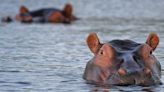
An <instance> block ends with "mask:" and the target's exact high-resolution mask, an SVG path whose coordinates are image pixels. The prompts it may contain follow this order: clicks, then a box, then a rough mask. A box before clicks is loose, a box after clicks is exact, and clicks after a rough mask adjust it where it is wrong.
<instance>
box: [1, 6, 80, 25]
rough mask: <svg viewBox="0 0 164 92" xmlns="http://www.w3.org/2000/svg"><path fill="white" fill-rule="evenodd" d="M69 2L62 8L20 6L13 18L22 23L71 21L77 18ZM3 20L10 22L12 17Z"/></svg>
mask: <svg viewBox="0 0 164 92" xmlns="http://www.w3.org/2000/svg"><path fill="white" fill-rule="evenodd" d="M72 13H73V8H72V5H71V4H69V3H68V4H66V5H65V7H64V9H63V10H60V9H56V8H42V9H38V10H33V11H29V10H28V9H27V8H26V7H25V6H21V7H20V9H19V13H18V14H17V15H16V17H15V19H16V20H17V21H20V22H22V23H32V22H35V23H47V22H48V23H71V22H72V21H74V20H77V19H78V18H77V17H75V16H74V15H73V14H72ZM2 21H3V22H11V21H12V18H11V17H9V16H7V17H4V18H2Z"/></svg>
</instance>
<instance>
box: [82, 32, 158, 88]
mask: <svg viewBox="0 0 164 92" xmlns="http://www.w3.org/2000/svg"><path fill="white" fill-rule="evenodd" d="M86 42H87V45H88V47H89V49H90V51H91V52H92V53H93V54H94V56H93V58H92V59H91V60H90V61H89V62H88V63H87V64H86V68H85V70H84V74H83V78H84V79H85V80H86V81H87V82H88V83H92V84H100V85H123V86H124V85H141V86H150V85H156V84H161V81H160V78H161V65H160V62H159V61H158V60H157V59H156V57H155V56H154V55H153V52H154V51H155V49H156V47H157V46H158V43H159V37H158V35H157V34H156V33H153V32H152V33H150V34H149V36H148V38H147V40H146V42H145V43H137V42H134V41H132V40H119V39H116V40H111V41H109V42H106V43H101V42H100V40H99V38H98V36H97V34H96V33H90V34H89V36H88V37H87V40H86Z"/></svg>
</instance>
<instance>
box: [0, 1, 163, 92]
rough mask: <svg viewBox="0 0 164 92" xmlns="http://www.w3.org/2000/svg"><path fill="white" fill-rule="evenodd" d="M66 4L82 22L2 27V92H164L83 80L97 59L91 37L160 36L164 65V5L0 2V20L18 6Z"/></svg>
mask: <svg viewBox="0 0 164 92" xmlns="http://www.w3.org/2000/svg"><path fill="white" fill-rule="evenodd" d="M67 2H70V3H72V4H73V6H74V14H75V15H77V16H78V17H80V18H81V20H79V21H76V22H74V23H73V24H72V25H63V24H21V23H18V22H14V23H10V24H4V23H0V92H163V91H162V90H164V86H163V85H159V86H151V87H141V86H127V87H120V86H110V87H109V86H108V87H105V86H95V85H90V84H86V83H85V81H84V80H83V79H82V75H83V71H84V68H85V65H86V63H87V61H88V60H90V59H91V58H92V56H93V55H92V54H91V52H90V51H89V49H88V47H87V46H86V42H85V40H86V37H87V36H88V34H89V33H90V32H96V33H98V36H99V37H100V40H101V42H106V41H109V40H113V39H132V40H134V41H136V42H140V43H144V42H145V41H146V38H147V36H148V34H149V33H150V32H156V33H157V34H158V35H159V37H160V44H159V46H158V48H157V49H156V51H155V52H154V54H155V55H156V57H157V58H158V60H159V61H160V62H161V64H162V66H163V65H164V63H163V60H164V56H163V54H164V43H163V41H164V32H163V30H164V16H163V14H164V7H163V5H164V1H163V0H69V1H67V0H36V1H34V0H1V3H0V12H1V15H0V17H3V16H7V15H11V16H14V15H15V14H16V13H17V12H18V8H19V6H20V5H25V6H27V7H29V9H30V10H33V9H39V8H43V7H44V8H45V7H58V8H60V9H62V8H63V6H64V4H65V3H67ZM161 80H162V81H164V74H163V72H162V78H161Z"/></svg>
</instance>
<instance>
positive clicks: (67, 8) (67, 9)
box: [63, 3, 73, 18]
mask: <svg viewBox="0 0 164 92" xmlns="http://www.w3.org/2000/svg"><path fill="white" fill-rule="evenodd" d="M72 11H73V8H72V5H71V4H69V3H67V4H66V5H65V6H64V9H63V12H64V15H65V16H66V17H67V18H69V17H71V16H72Z"/></svg>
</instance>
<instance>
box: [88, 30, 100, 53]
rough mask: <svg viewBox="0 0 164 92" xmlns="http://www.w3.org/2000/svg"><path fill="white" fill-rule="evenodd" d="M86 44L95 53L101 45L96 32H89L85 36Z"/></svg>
mask: <svg viewBox="0 0 164 92" xmlns="http://www.w3.org/2000/svg"><path fill="white" fill-rule="evenodd" d="M87 45H88V47H89V49H90V50H91V52H92V53H93V54H94V55H95V54H96V53H97V51H98V49H99V47H100V45H101V44H100V41H99V38H98V37H97V34H96V33H90V34H89V36H88V37H87Z"/></svg>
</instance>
